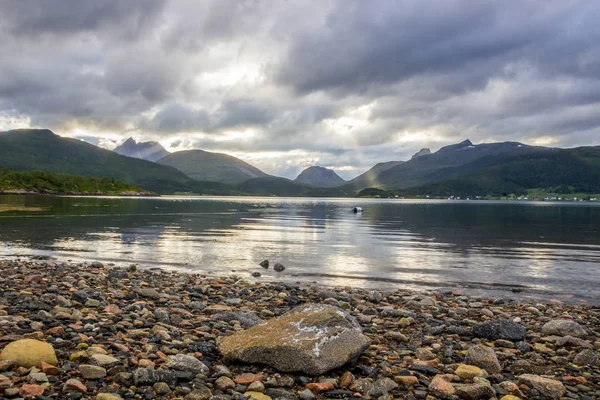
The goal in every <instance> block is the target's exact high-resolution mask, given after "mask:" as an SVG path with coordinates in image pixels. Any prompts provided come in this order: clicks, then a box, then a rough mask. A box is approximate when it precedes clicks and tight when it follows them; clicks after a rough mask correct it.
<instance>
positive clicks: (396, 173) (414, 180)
mask: <svg viewBox="0 0 600 400" xmlns="http://www.w3.org/2000/svg"><path fill="white" fill-rule="evenodd" d="M373 182H376V183H377V185H376V186H375V185H372V186H370V187H371V188H378V189H384V190H387V191H393V192H394V193H397V194H402V195H424V194H428V195H431V196H449V195H461V196H462V195H470V196H475V195H480V196H485V195H488V194H489V195H494V196H503V195H507V194H525V193H527V192H529V191H531V190H533V189H538V190H542V191H546V192H553V193H565V194H566V193H600V146H599V147H580V148H575V149H556V148H545V147H534V146H528V145H525V144H521V143H516V142H504V143H485V144H480V145H473V144H472V143H471V142H470V141H468V140H466V141H464V142H461V143H458V144H455V145H450V146H446V147H443V148H442V149H440V150H438V151H437V152H435V153H432V154H430V155H427V156H422V157H417V158H413V159H411V160H410V161H407V162H406V163H403V164H400V165H397V166H395V167H393V168H389V169H387V170H385V171H382V172H380V173H379V174H378V175H377V176H376V178H375V179H374V180H373ZM366 188H367V187H363V188H362V189H366ZM367 192H368V193H374V192H372V191H367ZM367 192H363V193H367Z"/></svg>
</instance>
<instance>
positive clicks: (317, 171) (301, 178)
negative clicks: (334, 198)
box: [294, 166, 346, 188]
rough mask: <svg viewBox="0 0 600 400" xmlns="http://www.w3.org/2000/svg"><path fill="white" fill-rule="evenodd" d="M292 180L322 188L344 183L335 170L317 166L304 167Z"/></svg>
mask: <svg viewBox="0 0 600 400" xmlns="http://www.w3.org/2000/svg"><path fill="white" fill-rule="evenodd" d="M294 182H297V183H303V184H305V185H309V186H314V187H322V188H330V187H336V186H341V185H343V184H344V183H346V181H345V180H343V179H342V178H341V177H340V176H339V175H338V174H336V173H335V171H332V170H330V169H327V168H324V167H317V166H314V167H308V168H306V169H305V170H304V171H302V172H301V173H300V175H298V177H296V179H294Z"/></svg>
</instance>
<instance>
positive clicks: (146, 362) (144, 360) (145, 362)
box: [138, 358, 155, 368]
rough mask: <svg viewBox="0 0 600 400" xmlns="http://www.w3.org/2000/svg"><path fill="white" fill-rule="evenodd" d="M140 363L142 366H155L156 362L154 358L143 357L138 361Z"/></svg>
mask: <svg viewBox="0 0 600 400" xmlns="http://www.w3.org/2000/svg"><path fill="white" fill-rule="evenodd" d="M138 365H139V366H140V367H145V368H147V367H152V368H154V365H155V364H154V362H153V361H152V360H148V359H147V358H142V359H141V360H140V361H138Z"/></svg>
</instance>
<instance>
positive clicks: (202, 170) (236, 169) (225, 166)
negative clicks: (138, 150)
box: [158, 150, 269, 185]
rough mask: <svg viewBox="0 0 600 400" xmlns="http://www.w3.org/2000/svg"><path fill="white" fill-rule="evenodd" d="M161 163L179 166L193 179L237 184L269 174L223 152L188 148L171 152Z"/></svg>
mask: <svg viewBox="0 0 600 400" xmlns="http://www.w3.org/2000/svg"><path fill="white" fill-rule="evenodd" d="M158 163H159V164H161V165H168V166H171V167H174V168H177V169H178V170H179V171H181V172H183V173H184V174H186V175H187V176H189V177H190V178H192V179H195V180H198V181H207V182H220V183H225V184H231V185H236V184H239V183H242V182H245V181H247V180H248V179H253V178H264V177H268V176H269V175H267V174H265V173H264V172H262V171H261V170H260V169H258V168H256V167H254V166H252V165H250V164H248V163H247V162H245V161H242V160H240V159H239V158H235V157H233V156H230V155H227V154H221V153H211V152H208V151H203V150H188V151H178V152H176V153H171V154H169V155H168V156H166V157H165V158H162V159H160V160H158Z"/></svg>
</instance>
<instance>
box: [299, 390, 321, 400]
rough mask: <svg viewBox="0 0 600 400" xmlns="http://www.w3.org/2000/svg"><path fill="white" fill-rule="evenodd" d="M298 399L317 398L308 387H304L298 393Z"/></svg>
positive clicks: (311, 399)
mask: <svg viewBox="0 0 600 400" xmlns="http://www.w3.org/2000/svg"><path fill="white" fill-rule="evenodd" d="M298 397H300V400H314V399H316V398H317V396H315V395H314V394H313V392H312V391H311V390H310V389H304V390H303V391H301V392H300V393H299V394H298Z"/></svg>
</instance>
